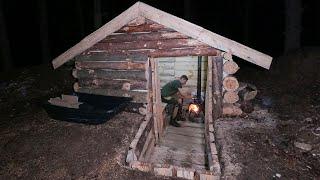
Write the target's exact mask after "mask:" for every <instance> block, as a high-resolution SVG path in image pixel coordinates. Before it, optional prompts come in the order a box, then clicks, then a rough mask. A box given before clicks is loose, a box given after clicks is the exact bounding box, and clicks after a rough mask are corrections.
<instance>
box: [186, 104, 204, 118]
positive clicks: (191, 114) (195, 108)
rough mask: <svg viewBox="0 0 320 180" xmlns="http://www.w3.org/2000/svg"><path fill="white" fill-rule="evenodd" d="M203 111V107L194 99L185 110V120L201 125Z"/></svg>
mask: <svg viewBox="0 0 320 180" xmlns="http://www.w3.org/2000/svg"><path fill="white" fill-rule="evenodd" d="M203 111H204V107H203V103H202V101H200V100H198V99H196V98H195V99H193V100H192V101H191V102H190V103H189V105H188V106H187V107H186V108H185V112H186V113H185V114H184V116H185V119H187V120H188V121H192V122H198V123H201V122H203V119H204V118H203V117H204V116H203V114H204V113H203Z"/></svg>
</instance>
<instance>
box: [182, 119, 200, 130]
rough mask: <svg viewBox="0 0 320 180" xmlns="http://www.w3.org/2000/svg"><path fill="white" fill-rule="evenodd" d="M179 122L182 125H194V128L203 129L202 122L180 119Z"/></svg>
mask: <svg viewBox="0 0 320 180" xmlns="http://www.w3.org/2000/svg"><path fill="white" fill-rule="evenodd" d="M180 124H181V126H182V127H194V128H201V129H204V124H202V123H193V122H189V121H182V122H181V123H180Z"/></svg>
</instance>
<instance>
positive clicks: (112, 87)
mask: <svg viewBox="0 0 320 180" xmlns="http://www.w3.org/2000/svg"><path fill="white" fill-rule="evenodd" d="M217 53H218V51H217V50H216V49H214V48H212V47H210V46H208V45H206V44H204V43H202V42H200V41H198V40H195V39H192V38H190V37H188V36H186V35H184V34H181V33H179V32H176V31H174V30H172V29H169V28H166V27H164V26H163V25H160V24H157V23H155V22H152V21H150V20H147V19H144V18H141V17H139V18H137V19H135V20H133V21H132V22H130V23H129V24H127V25H126V26H124V27H122V28H121V29H119V30H118V31H116V32H115V33H112V34H111V35H109V36H107V37H106V38H105V39H103V40H102V41H100V42H98V43H97V44H95V45H93V46H92V47H91V48H89V49H88V50H86V51H85V52H83V53H82V54H80V55H78V56H77V57H76V63H75V69H74V71H73V76H74V77H75V78H76V79H78V80H77V83H75V85H74V89H75V91H77V92H84V93H92V94H100V95H108V96H126V97H132V98H133V100H134V101H135V102H143V103H144V102H146V98H145V97H146V94H147V88H146V86H145V82H146V78H145V64H146V61H147V59H148V58H149V57H177V56H201V55H216V54H217ZM144 96H145V97H144Z"/></svg>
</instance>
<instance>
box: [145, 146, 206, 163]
mask: <svg viewBox="0 0 320 180" xmlns="http://www.w3.org/2000/svg"><path fill="white" fill-rule="evenodd" d="M150 161H151V162H153V163H159V164H172V165H178V164H177V162H178V163H179V165H189V167H190V166H192V165H193V164H194V165H200V166H203V167H204V166H205V163H206V160H205V154H203V153H192V152H187V151H179V150H172V149H171V148H168V147H164V146H161V147H159V146H157V147H155V149H154V154H153V156H152V159H151V160H150ZM182 167H186V166H182Z"/></svg>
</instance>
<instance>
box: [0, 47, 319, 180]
mask: <svg viewBox="0 0 320 180" xmlns="http://www.w3.org/2000/svg"><path fill="white" fill-rule="evenodd" d="M240 67H241V70H240V72H239V73H238V77H239V78H240V81H243V82H249V83H252V84H255V85H256V86H257V87H258V89H259V93H258V97H257V99H256V100H255V101H254V104H255V111H254V112H253V113H251V114H248V115H244V116H242V117H238V118H221V119H219V120H218V121H216V123H215V130H216V138H217V144H218V148H219V158H220V161H221V163H222V164H221V165H222V173H223V177H225V179H227V177H234V178H235V179H278V178H280V179H320V136H319V135H320V128H319V127H320V113H319V111H320V73H319V72H318V71H319V69H320V50H318V49H305V50H303V51H300V52H297V53H292V54H290V55H286V56H283V57H280V58H277V59H275V60H274V62H273V65H272V67H271V69H270V71H266V70H263V69H261V68H257V67H256V66H250V65H249V66H246V65H242V64H241V65H240ZM72 82H73V79H72V77H71V66H64V67H63V68H60V69H58V70H56V71H53V70H52V69H51V68H50V67H44V66H39V67H30V68H24V69H19V70H16V71H14V72H11V73H2V74H0V109H1V111H0V147H1V148H0V153H1V156H0V179H170V178H166V177H156V176H154V175H152V174H148V173H143V172H139V171H133V170H130V169H127V168H126V167H124V166H122V162H123V157H124V153H125V151H126V150H127V148H128V146H129V144H130V142H131V140H132V139H133V138H134V135H135V133H136V131H137V129H138V127H139V124H140V122H141V118H142V117H141V116H140V115H138V114H134V113H127V112H122V113H120V114H118V115H117V116H116V117H114V118H112V119H111V120H110V121H108V122H107V123H105V124H101V125H96V126H89V125H82V124H76V123H68V122H63V121H56V120H53V119H50V118H49V117H48V116H47V114H46V112H45V111H44V110H43V108H42V107H41V103H42V102H43V101H45V100H47V99H48V98H49V97H55V96H59V95H60V94H62V93H70V92H72ZM318 128H319V129H318Z"/></svg>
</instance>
